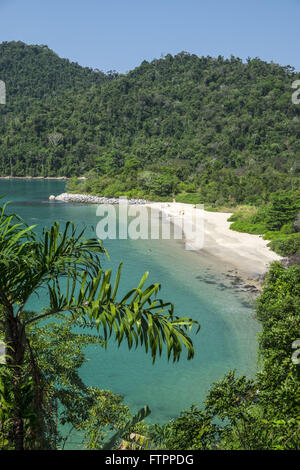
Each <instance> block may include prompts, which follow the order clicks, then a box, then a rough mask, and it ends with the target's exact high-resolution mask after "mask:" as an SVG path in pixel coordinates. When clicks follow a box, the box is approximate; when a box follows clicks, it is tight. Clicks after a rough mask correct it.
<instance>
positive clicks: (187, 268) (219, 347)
mask: <svg viewBox="0 0 300 470" xmlns="http://www.w3.org/2000/svg"><path fill="white" fill-rule="evenodd" d="M63 191H64V183H63V182H61V181H24V180H0V194H4V195H5V196H6V197H5V200H9V201H11V203H10V205H9V211H13V212H16V213H18V214H19V215H21V216H22V217H23V219H24V220H25V221H26V222H27V223H29V224H38V228H37V230H40V229H41V227H43V226H49V225H50V224H51V223H52V222H53V221H54V220H58V221H60V222H62V223H63V222H65V221H67V220H72V221H73V222H75V223H76V224H78V225H80V226H82V225H83V224H85V225H87V226H88V232H89V234H90V235H94V236H95V230H94V229H93V228H92V226H94V227H95V226H96V225H97V222H98V221H99V217H97V216H96V207H95V206H93V205H90V206H84V205H78V204H65V203H58V202H50V201H49V200H48V197H49V195H50V194H56V195H57V194H59V193H61V192H63ZM104 246H105V248H106V249H107V250H108V252H109V254H110V257H111V259H110V261H108V260H104V264H105V267H109V266H110V267H113V268H114V267H116V266H117V265H118V263H119V261H120V260H121V259H122V260H123V261H124V270H123V280H122V283H121V287H122V290H123V291H124V292H125V291H127V290H128V289H130V288H132V287H135V285H136V284H137V282H138V281H139V279H140V277H141V276H142V274H143V273H144V272H145V271H146V270H149V271H150V276H149V282H153V281H155V282H160V283H161V284H162V290H161V295H160V296H161V297H162V298H163V299H166V300H170V301H172V302H173V303H174V304H175V310H176V313H177V314H179V315H183V316H190V317H192V318H193V319H195V320H198V321H199V322H200V323H201V330H200V333H199V334H198V335H197V336H194V338H193V339H194V346H195V357H194V359H193V360H191V361H187V360H186V355H185V354H183V356H182V359H181V360H180V362H179V363H176V364H173V363H168V361H167V358H166V357H165V356H164V357H162V358H159V359H157V361H156V363H155V364H154V365H152V361H151V357H150V355H146V354H145V353H144V351H143V350H141V349H139V350H132V351H128V349H127V348H126V345H125V344H124V345H122V346H121V347H120V348H118V347H117V346H116V345H115V343H114V342H113V341H112V342H111V343H110V345H109V348H108V349H107V351H105V350H102V349H98V348H97V349H96V350H95V349H93V348H90V349H89V350H87V355H88V357H89V361H88V363H87V364H86V365H85V366H84V367H83V368H82V371H81V376H82V378H83V379H84V380H85V381H86V383H87V384H89V385H94V386H98V387H100V388H103V389H110V390H112V391H113V392H115V393H119V394H122V395H123V396H124V401H125V403H126V404H128V405H130V406H131V408H132V410H133V411H135V410H137V409H138V408H140V407H142V406H144V405H146V404H147V405H148V406H149V407H150V408H151V410H152V414H151V415H150V418H149V420H150V421H153V422H165V421H167V420H169V419H170V418H172V417H174V416H176V415H178V413H179V412H180V410H182V409H186V408H187V407H189V406H190V405H191V404H193V403H201V401H202V400H203V399H204V397H205V394H206V392H207V391H208V389H209V387H210V385H211V383H212V382H213V381H216V380H219V379H221V378H222V376H223V375H224V374H225V373H226V372H227V371H228V370H230V369H237V370H238V372H239V373H245V374H247V375H251V374H253V373H254V371H255V368H256V346H257V344H256V335H257V332H258V330H259V326H258V324H257V322H256V320H255V319H254V313H253V309H252V308H251V305H250V304H249V297H248V294H246V293H244V292H241V291H240V290H239V289H238V288H237V287H234V286H232V284H231V281H230V278H229V277H228V276H226V272H225V267H224V266H218V265H216V264H215V263H214V262H213V261H212V260H210V259H209V258H207V257H205V256H204V254H203V255H201V254H196V253H193V252H189V251H185V250H184V249H183V245H182V244H181V242H179V241H174V240H159V241H157V240H153V241H151V240H149V241H141V240H138V241H133V240H107V241H105V243H104ZM149 249H151V252H149V251H148V250H149ZM42 304H43V299H42V298H41V299H40V301H39V303H37V301H36V300H35V303H33V304H32V306H31V307H32V308H34V309H36V310H37V309H39V308H40V307H41V306H42Z"/></svg>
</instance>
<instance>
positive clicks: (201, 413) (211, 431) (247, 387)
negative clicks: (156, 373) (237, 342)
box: [148, 263, 300, 450]
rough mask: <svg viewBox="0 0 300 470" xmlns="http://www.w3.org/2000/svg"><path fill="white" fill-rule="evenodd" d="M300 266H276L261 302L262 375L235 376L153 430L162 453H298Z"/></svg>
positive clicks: (213, 387)
mask: <svg viewBox="0 0 300 470" xmlns="http://www.w3.org/2000/svg"><path fill="white" fill-rule="evenodd" d="M299 299H300V267H299V266H293V267H291V268H289V269H284V268H283V267H282V266H281V264H280V263H274V264H273V265H272V267H271V269H270V272H269V274H268V277H267V280H266V284H265V286H264V290H263V293H262V294H261V296H260V297H259V299H258V302H257V309H256V310H257V317H258V319H259V321H260V322H261V323H262V326H263V329H262V333H261V334H260V337H259V354H260V367H261V370H260V371H259V372H258V373H257V375H256V377H255V378H254V379H247V378H246V377H245V376H242V377H238V376H237V374H236V372H232V371H230V372H229V373H228V374H226V375H225V377H224V378H223V379H222V380H221V381H220V382H218V383H215V384H213V386H212V388H211V390H210V392H209V393H208V396H207V398H206V401H205V403H204V405H203V407H202V409H199V408H197V407H195V406H193V407H192V408H191V409H190V410H189V411H184V412H182V413H181V415H180V416H179V417H178V418H177V419H175V420H173V421H171V422H170V423H168V424H167V425H165V426H155V427H154V428H152V429H150V430H148V432H149V434H150V435H151V437H152V440H153V442H154V443H155V444H156V446H157V447H158V448H160V449H174V450H175V449H181V450H184V449H226V450H295V449H297V450H299V449H300V369H299V368H300V365H299V364H294V363H293V361H292V353H293V349H292V344H293V342H294V341H295V340H297V339H299V338H300V303H299Z"/></svg>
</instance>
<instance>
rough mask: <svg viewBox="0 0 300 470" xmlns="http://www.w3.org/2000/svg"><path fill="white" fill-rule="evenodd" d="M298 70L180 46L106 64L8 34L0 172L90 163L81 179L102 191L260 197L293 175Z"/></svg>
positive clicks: (236, 199)
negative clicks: (125, 63) (103, 67)
mask: <svg viewBox="0 0 300 470" xmlns="http://www.w3.org/2000/svg"><path fill="white" fill-rule="evenodd" d="M299 78H300V75H299V74H297V73H295V72H294V70H293V68H292V67H290V66H286V67H282V66H280V65H277V64H275V63H267V62H264V61H262V60H260V59H258V58H255V59H249V60H247V61H246V63H243V61H242V60H241V59H239V58H236V57H231V58H230V59H224V58H223V57H221V56H219V57H218V58H212V57H197V56H196V55H193V54H188V53H186V52H181V53H179V54H177V55H176V56H172V55H170V54H168V55H166V56H165V57H163V58H161V59H159V60H156V59H155V60H153V61H152V62H147V61H144V62H142V64H141V65H140V66H139V67H137V68H135V69H134V70H132V71H130V72H128V73H127V74H122V75H120V74H118V73H116V72H108V73H106V74H105V73H103V72H100V71H99V70H92V69H88V68H83V67H81V66H79V65H78V64H75V63H71V62H69V61H68V60H66V59H61V58H59V57H58V56H57V55H56V54H55V53H54V52H52V51H51V50H50V49H49V48H48V47H47V46H27V45H26V44H24V43H22V42H4V43H2V44H0V80H3V81H4V82H5V84H6V89H7V103H6V105H5V106H0V174H1V175H15V176H24V175H31V176H38V175H42V176H68V177H72V176H74V177H75V176H82V175H84V174H86V175H89V179H88V181H87V183H85V185H81V188H80V189H81V190H84V191H86V192H88V191H89V192H94V193H97V194H101V195H115V196H116V195H119V194H126V195H128V196H133V197H134V196H140V195H143V196H149V197H150V196H151V197H152V198H155V197H156V198H160V199H161V198H164V197H166V198H167V197H170V196H172V194H173V193H175V194H178V195H180V197H181V200H183V201H186V202H206V203H212V204H227V203H241V202H243V203H256V202H261V201H267V200H268V199H269V195H270V193H271V192H274V191H277V190H286V189H287V188H288V189H293V188H296V186H297V184H298V183H299V179H298V178H299V156H300V139H299V138H300V106H297V105H295V104H293V103H292V99H291V96H292V92H293V90H292V83H293V81H294V80H296V79H299ZM297 175H298V176H297Z"/></svg>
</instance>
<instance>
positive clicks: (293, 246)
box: [268, 233, 300, 256]
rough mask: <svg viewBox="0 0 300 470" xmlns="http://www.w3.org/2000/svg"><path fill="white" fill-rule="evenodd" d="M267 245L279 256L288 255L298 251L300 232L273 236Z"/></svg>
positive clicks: (299, 250)
mask: <svg viewBox="0 0 300 470" xmlns="http://www.w3.org/2000/svg"><path fill="white" fill-rule="evenodd" d="M268 246H269V247H270V248H271V249H272V250H274V251H275V252H276V253H278V254H279V255H280V256H289V255H293V254H294V253H300V233H295V234H291V235H286V236H285V237H280V238H275V239H274V240H272V241H271V242H270V243H269V244H268Z"/></svg>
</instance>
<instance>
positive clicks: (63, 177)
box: [0, 176, 80, 181]
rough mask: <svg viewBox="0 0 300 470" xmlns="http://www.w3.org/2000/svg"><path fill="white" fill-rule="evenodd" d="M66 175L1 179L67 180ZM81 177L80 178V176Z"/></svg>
mask: <svg viewBox="0 0 300 470" xmlns="http://www.w3.org/2000/svg"><path fill="white" fill-rule="evenodd" d="M68 179H69V178H67V177H66V176H0V180H58V181H67V180H68ZM78 179H80V178H78Z"/></svg>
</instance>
